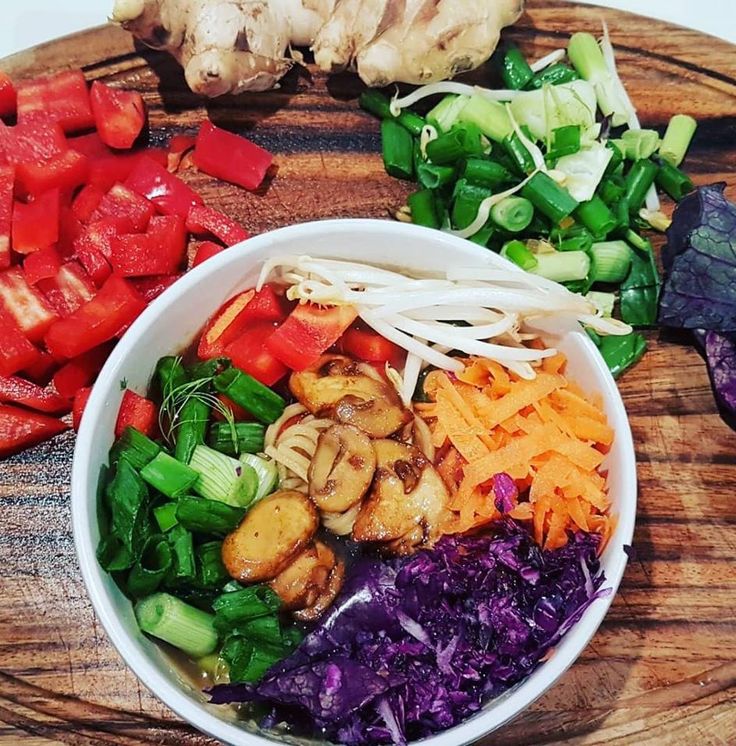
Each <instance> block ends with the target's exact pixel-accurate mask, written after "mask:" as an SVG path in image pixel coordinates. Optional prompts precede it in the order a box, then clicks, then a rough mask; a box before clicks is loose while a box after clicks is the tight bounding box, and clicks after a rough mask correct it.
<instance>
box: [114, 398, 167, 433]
mask: <svg viewBox="0 0 736 746" xmlns="http://www.w3.org/2000/svg"><path fill="white" fill-rule="evenodd" d="M126 427H134V428H135V429H136V430H139V431H140V432H142V433H144V434H145V435H148V437H149V438H150V437H151V436H153V435H155V434H156V430H157V427H158V410H157V409H156V405H155V404H154V403H153V402H152V401H151V400H150V399H146V398H145V397H143V396H140V395H139V394H136V393H135V391H131V390H130V389H126V390H125V393H124V394H123V401H122V402H121V403H120V411H119V412H118V419H117V422H116V423H115V437H116V438H119V437H120V436H121V435H122V434H123V432H124V431H125V428H126Z"/></svg>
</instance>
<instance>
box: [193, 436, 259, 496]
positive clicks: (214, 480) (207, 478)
mask: <svg viewBox="0 0 736 746" xmlns="http://www.w3.org/2000/svg"><path fill="white" fill-rule="evenodd" d="M189 465H190V466H191V467H192V469H194V470H195V471H196V472H197V474H198V478H197V481H196V482H195V483H194V491H195V492H196V493H197V494H199V495H201V496H202V497H206V498H207V499H208V500H219V501H220V502H223V503H225V504H227V505H232V506H234V507H236V508H246V507H248V505H250V504H251V502H253V498H254V497H255V494H256V492H257V490H258V476H257V474H256V473H255V471H254V470H253V469H252V468H251V467H250V466H247V465H245V464H243V463H241V462H240V461H238V460H237V459H234V458H230V456H226V455H225V454H224V453H220V452H219V451H215V450H213V449H212V448H209V447H207V446H203V445H199V446H197V447H196V448H195V449H194V451H193V453H192V458H191V460H190V461H189Z"/></svg>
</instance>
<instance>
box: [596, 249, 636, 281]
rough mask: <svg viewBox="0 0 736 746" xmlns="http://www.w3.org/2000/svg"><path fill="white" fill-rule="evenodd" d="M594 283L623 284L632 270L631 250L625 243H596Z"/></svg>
mask: <svg viewBox="0 0 736 746" xmlns="http://www.w3.org/2000/svg"><path fill="white" fill-rule="evenodd" d="M591 252H592V254H593V256H594V257H595V275H594V278H593V280H594V282H622V281H623V279H624V278H625V277H626V275H627V274H628V273H629V269H630V268H631V248H630V247H629V245H628V244H627V243H626V242H625V241H601V242H598V243H594V244H593V247H592V248H591Z"/></svg>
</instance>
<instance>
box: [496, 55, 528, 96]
mask: <svg viewBox="0 0 736 746" xmlns="http://www.w3.org/2000/svg"><path fill="white" fill-rule="evenodd" d="M501 77H502V78H503V82H504V85H505V86H506V88H510V89H511V90H513V91H520V90H521V89H522V88H525V87H526V86H527V85H528V84H529V83H530V82H531V80H532V78H533V77H534V72H533V71H532V69H531V67H529V63H528V62H527V61H526V57H524V54H523V53H522V51H521V50H520V49H519V48H518V47H509V48H508V49H507V50H506V52H505V54H504V55H503V57H502V59H501Z"/></svg>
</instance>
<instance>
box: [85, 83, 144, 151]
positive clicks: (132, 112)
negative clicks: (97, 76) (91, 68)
mask: <svg viewBox="0 0 736 746" xmlns="http://www.w3.org/2000/svg"><path fill="white" fill-rule="evenodd" d="M89 99H90V103H91V105H92V114H93V116H94V118H95V126H96V127H97V132H98V133H99V135H100V139H101V140H102V142H104V143H105V144H106V145H109V146H110V147H111V148H130V147H132V146H133V143H134V142H135V141H136V138H137V137H138V135H140V134H141V130H142V129H143V125H145V123H146V106H145V104H144V103H143V98H142V97H141V94H140V93H137V92H136V91H123V90H120V89H119V88H111V87H110V86H107V85H105V84H104V83H101V82H100V81H99V80H96V81H95V82H94V83H92V88H91V89H90V92H89Z"/></svg>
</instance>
